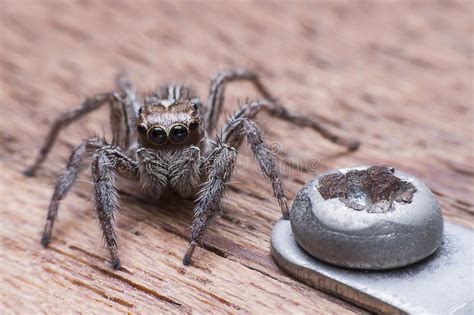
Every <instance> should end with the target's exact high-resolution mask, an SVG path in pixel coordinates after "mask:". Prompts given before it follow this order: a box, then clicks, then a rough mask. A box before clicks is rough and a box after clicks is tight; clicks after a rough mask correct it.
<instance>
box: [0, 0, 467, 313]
mask: <svg viewBox="0 0 474 315" xmlns="http://www.w3.org/2000/svg"><path fill="white" fill-rule="evenodd" d="M470 10H472V4H471V3H470V2H467V1H466V2H463V1H460V2H436V3H434V2H423V1H415V2H408V1H398V2H385V3H381V2H351V1H337V2H322V1H321V2H320V1H315V2H304V1H300V2H278V1H274V2H252V1H240V2H231V3H225V4H224V3H220V2H207V3H203V2H194V1H181V2H178V3H174V2H173V1H159V2H155V1H140V3H136V2H134V3H133V4H132V3H131V2H126V1H103V2H93V1H70V2H65V1H64V2H61V1H41V2H35V1H17V2H15V1H3V2H1V3H0V45H1V49H0V100H1V105H0V110H1V115H0V122H1V126H2V128H1V130H0V144H1V148H0V162H1V165H0V174H1V175H0V178H1V182H0V200H1V208H0V214H1V217H2V218H1V221H0V237H1V246H2V248H1V249H2V250H1V252H0V259H1V261H0V273H1V274H2V281H1V285H0V296H1V299H0V308H1V309H2V313H3V311H5V312H7V313H37V312H46V313H60V312H64V310H65V309H68V310H70V311H80V312H86V313H110V312H132V313H152V312H154V313H156V312H169V313H189V312H191V311H197V312H211V311H212V312H219V313H240V312H242V313H264V312H292V313H337V314H340V313H354V312H356V313H359V312H363V310H360V309H358V308H357V307H354V306H352V305H350V304H347V303H345V302H343V301H341V300H339V299H337V298H334V297H331V296H329V295H327V294H325V293H322V292H319V291H316V290H313V289H311V288H309V287H308V286H305V285H303V284H300V283H298V282H297V281H295V280H293V279H291V278H289V277H288V276H286V275H285V274H283V273H282V272H281V271H280V270H279V269H278V267H277V266H276V265H275V264H274V262H273V260H272V259H271V256H270V253H269V238H270V232H271V228H272V225H273V223H274V222H275V220H277V219H278V218H279V216H280V214H279V210H278V206H277V203H276V201H275V200H274V199H273V198H272V197H271V190H270V187H269V185H268V184H267V183H265V181H264V180H263V178H261V177H260V176H255V175H254V174H256V172H257V171H256V170H257V169H256V166H255V164H254V162H253V160H252V158H251V156H250V155H249V154H248V150H243V153H242V154H241V156H240V158H241V160H240V162H239V169H240V171H239V172H238V174H237V175H236V176H235V177H234V179H233V181H232V184H231V185H230V187H229V193H228V195H227V198H226V200H225V201H224V203H223V207H222V208H223V213H222V214H221V215H220V216H219V217H218V218H217V220H216V221H215V223H214V225H213V226H212V228H211V229H210V231H209V233H208V235H207V237H206V240H205V249H200V250H198V251H197V252H196V254H195V263H194V264H193V265H192V266H190V267H183V266H182V265H181V257H182V254H183V252H184V250H185V249H186V236H187V229H188V226H189V224H190V222H191V212H192V204H191V203H190V202H187V201H184V202H179V201H175V200H172V199H165V200H163V201H161V202H159V203H158V204H156V203H155V204H153V203H150V202H149V201H147V200H144V199H143V198H140V197H137V196H135V195H130V194H124V195H123V196H122V198H121V202H122V203H121V204H122V207H121V211H120V216H119V219H118V222H117V226H118V229H117V230H118V237H119V242H120V244H119V245H120V252H121V255H122V260H123V265H124V269H123V270H121V271H118V272H113V271H111V269H110V268H109V267H108V265H107V263H106V259H107V258H108V256H107V251H106V249H104V247H103V246H102V241H101V236H100V233H99V229H98V226H97V223H96V219H95V214H94V211H93V203H92V201H91V194H90V191H91V184H90V183H89V178H88V173H87V172H85V174H84V175H83V176H82V177H81V178H82V181H80V182H79V183H78V184H77V185H76V186H75V188H74V189H73V191H72V192H71V193H70V194H69V196H68V197H67V199H66V200H65V201H64V202H63V204H62V205H61V209H60V213H59V220H58V222H57V224H56V227H55V231H54V233H55V234H54V239H53V242H52V245H51V248H50V249H49V250H44V249H42V248H41V247H40V245H39V237H40V232H41V229H42V226H43V220H44V217H45V213H46V208H47V205H48V201H49V198H50V195H51V193H52V185H53V184H54V181H55V176H56V174H57V173H58V172H59V171H60V170H61V169H62V168H63V166H64V159H65V158H66V157H67V155H68V151H69V150H70V148H71V147H72V146H73V145H75V144H77V143H79V141H80V139H82V138H86V137H88V136H91V135H92V134H94V133H98V134H105V135H106V136H108V130H107V126H108V125H107V123H108V120H107V111H106V110H100V111H99V112H97V113H96V114H93V115H91V116H90V117H87V118H85V119H83V120H82V121H81V123H80V124H76V125H74V126H72V127H70V128H69V129H68V131H67V132H65V133H63V134H62V136H61V138H60V141H59V143H58V145H57V146H56V147H55V148H54V149H53V153H52V155H51V158H50V159H49V160H48V161H47V162H46V164H45V167H44V168H43V169H42V170H41V171H40V172H39V174H38V176H37V177H35V178H24V177H23V176H22V174H21V171H22V170H23V169H24V167H25V166H26V165H27V164H28V163H30V162H31V160H32V158H33V155H34V154H36V152H37V150H38V149H39V145H40V142H41V141H42V140H43V137H44V135H45V133H46V131H47V128H48V127H49V126H50V124H51V122H52V120H53V119H54V117H55V116H56V115H57V114H58V113H59V112H61V111H64V110H67V109H70V108H72V107H73V106H75V104H78V103H79V101H80V99H81V97H83V96H84V95H91V94H93V93H96V92H101V91H106V90H109V89H111V88H113V85H112V79H113V76H114V75H115V73H116V72H117V71H118V70H119V69H121V68H124V67H125V68H127V69H128V70H129V71H130V73H131V74H132V76H133V78H134V79H135V81H136V83H137V85H138V86H139V87H140V88H141V89H143V90H146V89H151V88H153V87H155V86H156V84H159V83H163V82H167V81H173V80H178V81H184V82H187V83H193V84H194V85H195V87H196V88H197V90H198V91H199V92H200V94H201V95H202V96H203V97H205V95H206V92H207V88H208V82H209V77H210V75H211V74H213V73H214V72H216V71H217V70H218V69H221V68H225V67H231V66H242V67H249V68H253V69H255V70H257V71H259V72H261V73H262V76H263V80H264V82H265V83H266V84H267V85H269V86H270V87H271V89H272V90H273V91H274V92H275V94H277V95H278V97H280V99H281V100H283V101H284V102H286V103H288V104H289V106H291V107H292V108H294V109H295V110H297V111H299V112H301V113H304V114H308V115H320V116H322V117H324V118H325V119H326V120H328V121H329V122H330V124H331V125H332V126H333V127H334V128H335V127H336V126H338V125H340V126H342V128H343V130H342V131H341V133H345V134H349V133H352V134H355V135H357V136H358V137H359V138H360V139H361V140H362V141H363V146H362V148H361V149H360V150H359V151H358V152H355V153H351V154H344V152H343V151H341V149H340V148H338V147H336V146H334V145H332V144H330V143H327V142H326V141H325V140H323V139H321V138H320V137H319V136H318V135H316V134H315V133H313V132H312V131H309V130H299V129H296V128H294V126H290V125H288V124H287V123H284V122H281V121H277V120H274V119H271V118H269V117H265V116H262V117H261V118H260V119H259V121H260V122H262V124H263V125H264V126H265V127H266V128H265V129H266V133H267V138H268V140H269V141H271V142H272V143H273V146H272V147H273V148H275V149H276V150H277V151H279V161H280V162H281V163H280V164H281V166H282V169H283V173H284V175H285V179H286V186H287V189H288V192H289V196H290V197H291V198H293V197H294V195H295V194H296V192H297V191H298V189H299V188H300V187H301V185H302V184H303V183H304V182H305V181H307V180H309V179H310V178H311V177H312V176H314V174H316V173H317V172H320V171H324V170H327V169H330V168H336V167H343V166H352V165H357V164H382V163H390V164H392V165H393V166H395V167H397V168H400V169H402V170H404V171H407V172H411V173H413V174H415V175H417V176H419V177H420V178H421V179H423V180H424V181H425V182H426V183H427V184H428V185H429V186H430V187H431V188H432V189H433V191H434V192H435V193H436V195H437V197H438V198H439V200H440V203H441V205H442V207H443V211H444V214H445V215H446V217H447V218H449V219H452V220H455V221H457V222H460V223H463V224H466V225H469V226H471V227H472V226H474V222H473V215H474V201H473V199H472V195H473V193H474V169H473V167H472V165H473V163H472V162H473V149H474V148H473V142H472V140H473V139H472V134H473V106H472V105H473V99H472V97H473V94H472V93H473V90H472V73H473V64H472V57H473V50H472V42H471V39H472V35H473V29H474V24H473V22H472V19H471V17H470V13H469V12H470ZM228 91H229V97H228V101H227V111H228V112H231V111H232V110H233V109H234V108H236V104H237V100H238V98H240V99H241V100H242V99H244V98H246V97H247V96H249V97H251V98H252V97H256V95H255V92H254V91H253V90H252V89H251V88H250V87H249V86H247V85H240V84H239V85H237V84H236V85H233V86H232V88H229V89H228Z"/></svg>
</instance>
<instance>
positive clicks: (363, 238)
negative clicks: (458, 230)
mask: <svg viewBox="0 0 474 315" xmlns="http://www.w3.org/2000/svg"><path fill="white" fill-rule="evenodd" d="M367 169H368V167H367V166H364V167H354V168H346V169H339V170H333V171H330V172H327V173H324V174H321V175H319V176H317V177H316V178H315V179H314V180H312V181H310V182H309V183H307V184H306V185H305V186H304V187H303V188H302V190H301V191H300V192H299V193H298V195H297V196H296V199H295V201H294V203H293V206H292V210H291V214H290V222H291V228H292V231H293V234H294V237H295V239H296V241H297V243H298V244H299V245H300V246H301V247H302V248H303V249H304V250H305V251H306V252H308V253H309V254H311V255H312V256H314V257H316V258H318V259H320V260H322V261H325V262H328V263H331V264H334V265H338V266H342V267H348V268H357V269H390V268H397V267H402V266H406V265H409V264H412V263H415V262H417V261H419V260H421V259H423V258H426V257H428V256H429V255H431V254H432V253H433V252H435V251H436V249H437V248H438V247H439V246H440V244H441V240H442V234H443V217H442V214H441V209H440V207H439V205H438V202H437V201H436V199H435V197H434V195H433V193H432V192H431V191H430V189H429V188H428V187H427V186H426V185H425V184H424V183H423V182H422V181H421V180H419V179H417V178H415V177H413V176H411V175H409V174H405V173H403V172H400V171H396V170H393V169H392V172H393V175H394V176H396V177H398V179H400V180H402V181H405V182H407V183H411V184H412V185H410V186H411V187H413V186H414V187H415V188H416V192H414V193H413V196H412V199H411V200H410V202H409V203H403V202H397V201H394V202H393V204H392V205H391V208H390V211H385V212H370V211H365V210H362V211H360V209H359V211H357V210H355V209H353V208H351V207H349V206H347V204H346V203H344V202H343V201H341V199H340V198H332V199H327V200H325V199H324V198H323V196H322V195H321V193H320V191H319V189H318V185H319V184H320V180H321V179H322V178H323V177H324V176H326V175H329V174H340V173H342V174H347V173H348V172H350V171H364V170H367ZM319 188H320V187H319ZM359 197H360V196H359ZM359 199H360V198H359Z"/></svg>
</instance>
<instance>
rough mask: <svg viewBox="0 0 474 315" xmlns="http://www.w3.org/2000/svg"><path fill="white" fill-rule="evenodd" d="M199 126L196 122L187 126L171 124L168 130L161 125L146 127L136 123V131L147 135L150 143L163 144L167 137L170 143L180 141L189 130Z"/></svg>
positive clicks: (186, 135)
mask: <svg viewBox="0 0 474 315" xmlns="http://www.w3.org/2000/svg"><path fill="white" fill-rule="evenodd" d="M198 126H199V124H198V122H195V121H193V122H191V123H190V124H189V126H188V127H186V126H185V125H183V124H175V125H173V126H172V127H171V128H170V130H169V131H167V130H166V129H165V128H163V127H161V126H153V127H151V128H149V129H147V128H146V127H145V126H144V125H138V126H137V131H138V133H140V134H142V135H145V134H146V136H147V138H148V140H150V141H151V142H152V143H154V144H157V145H160V144H164V143H165V142H166V141H167V140H168V139H169V140H170V142H171V143H182V142H184V141H185V140H186V139H187V138H188V136H189V130H195V129H196V128H197V127H198Z"/></svg>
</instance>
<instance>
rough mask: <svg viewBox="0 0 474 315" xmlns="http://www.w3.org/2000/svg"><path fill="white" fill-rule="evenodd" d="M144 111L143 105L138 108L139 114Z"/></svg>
mask: <svg viewBox="0 0 474 315" xmlns="http://www.w3.org/2000/svg"><path fill="white" fill-rule="evenodd" d="M142 113H143V107H140V108H139V109H138V115H141V114H142Z"/></svg>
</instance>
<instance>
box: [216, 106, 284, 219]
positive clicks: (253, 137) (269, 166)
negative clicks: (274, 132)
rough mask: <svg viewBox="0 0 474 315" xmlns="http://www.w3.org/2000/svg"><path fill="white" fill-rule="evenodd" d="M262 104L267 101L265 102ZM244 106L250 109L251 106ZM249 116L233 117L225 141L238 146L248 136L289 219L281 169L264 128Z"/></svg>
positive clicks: (254, 152) (226, 127) (258, 161)
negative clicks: (269, 145)
mask: <svg viewBox="0 0 474 315" xmlns="http://www.w3.org/2000/svg"><path fill="white" fill-rule="evenodd" d="M251 104H253V103H251ZM251 104H250V105H251ZM255 104H260V103H255ZM262 104H266V103H265V102H264V103H262ZM250 105H249V106H250ZM244 108H248V109H250V108H251V107H244ZM249 116H250V115H236V116H234V117H232V118H231V119H230V120H229V121H228V123H227V124H226V126H225V127H224V129H223V131H222V136H223V141H224V142H225V143H227V144H228V145H231V146H233V147H235V148H238V147H239V146H240V145H241V144H242V140H243V138H244V137H245V138H247V142H248V144H249V145H250V149H251V150H252V153H253V155H254V157H255V160H256V161H257V163H258V165H259V167H260V170H261V171H262V174H263V176H264V177H265V179H267V180H269V181H270V183H271V184H272V188H273V194H274V195H275V197H276V198H277V200H278V204H279V205H280V209H281V212H282V214H283V217H284V218H285V219H288V218H289V210H288V202H287V200H286V196H285V190H284V187H283V181H282V179H281V174H280V170H279V169H278V166H277V163H276V161H275V158H274V156H273V153H272V152H271V151H270V149H269V148H268V146H267V144H266V143H265V139H264V137H263V132H262V130H261V129H260V128H259V127H258V125H257V124H256V123H255V121H253V120H251V119H249V118H248V117H249Z"/></svg>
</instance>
